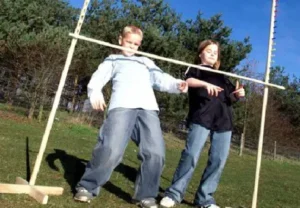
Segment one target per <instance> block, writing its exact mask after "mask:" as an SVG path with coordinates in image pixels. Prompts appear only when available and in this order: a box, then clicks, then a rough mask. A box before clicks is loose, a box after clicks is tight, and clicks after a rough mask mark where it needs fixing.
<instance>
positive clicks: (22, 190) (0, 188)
mask: <svg viewBox="0 0 300 208" xmlns="http://www.w3.org/2000/svg"><path fill="white" fill-rule="evenodd" d="M29 192H30V186H27V185H18V184H5V183H0V193H3V194H29Z"/></svg>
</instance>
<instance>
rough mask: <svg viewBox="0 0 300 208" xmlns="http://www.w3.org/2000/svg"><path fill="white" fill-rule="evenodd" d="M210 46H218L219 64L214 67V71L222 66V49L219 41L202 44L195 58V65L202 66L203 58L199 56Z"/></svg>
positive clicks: (208, 41) (205, 41)
mask: <svg viewBox="0 0 300 208" xmlns="http://www.w3.org/2000/svg"><path fill="white" fill-rule="evenodd" d="M209 45H216V46H218V59H217V62H216V63H215V64H214V65H213V68H214V69H219V67H220V65H221V53H220V51H221V49H220V44H219V43H218V42H217V41H214V40H204V41H202V42H200V44H199V47H198V51H197V56H196V57H195V64H201V63H202V61H201V58H200V57H199V55H200V54H201V53H202V52H203V51H204V49H205V48H206V47H207V46H209Z"/></svg>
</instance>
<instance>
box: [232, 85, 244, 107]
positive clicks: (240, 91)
mask: <svg viewBox="0 0 300 208" xmlns="http://www.w3.org/2000/svg"><path fill="white" fill-rule="evenodd" d="M242 97H245V89H244V86H243V85H240V83H239V81H236V83H235V90H234V91H233V92H232V93H230V99H231V101H232V102H236V101H238V100H239V99H240V98H242Z"/></svg>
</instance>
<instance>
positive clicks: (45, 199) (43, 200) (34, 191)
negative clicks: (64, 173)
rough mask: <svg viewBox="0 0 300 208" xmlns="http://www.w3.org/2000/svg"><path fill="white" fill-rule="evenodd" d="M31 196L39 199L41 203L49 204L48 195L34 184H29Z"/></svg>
mask: <svg viewBox="0 0 300 208" xmlns="http://www.w3.org/2000/svg"><path fill="white" fill-rule="evenodd" d="M29 187H30V191H29V196H31V197H32V198H34V199H35V200H37V201H38V202H39V203H41V204H47V202H48V195H46V194H44V193H43V192H41V191H39V190H38V189H36V188H35V187H34V186H29Z"/></svg>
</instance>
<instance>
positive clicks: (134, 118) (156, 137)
mask: <svg viewBox="0 0 300 208" xmlns="http://www.w3.org/2000/svg"><path fill="white" fill-rule="evenodd" d="M130 137H131V138H132V140H133V141H134V142H135V143H136V144H137V145H138V146H139V153H138V158H139V159H140V160H141V166H140V168H139V170H138V174H137V178H136V181H135V193H134V196H133V199H135V200H142V199H145V198H150V197H156V196H157V194H158V190H159V183H160V176H161V173H162V170H163V166H164V160H165V144H164V140H163V136H162V131H161V127H160V121H159V118H158V115H157V112H156V111H151V110H144V109H129V108H115V109H112V110H110V111H109V113H108V116H107V119H106V120H105V121H104V123H103V125H102V127H101V129H100V132H99V136H98V143H97V144H96V147H95V148H94V150H93V154H92V159H91V160H90V161H89V162H88V164H87V167H86V170H85V173H84V175H83V176H82V178H81V180H80V181H79V183H78V185H77V187H84V188H85V189H87V190H88V191H89V192H91V193H92V194H93V195H95V196H96V195H98V194H99V191H100V187H101V186H102V185H104V184H105V183H106V182H107V181H108V180H109V178H110V176H111V174H112V172H113V170H114V169H115V167H116V166H117V165H118V164H119V163H120V162H121V160H122V157H123V154H124V151H125V148H126V146H127V144H128V142H129V139H130Z"/></svg>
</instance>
